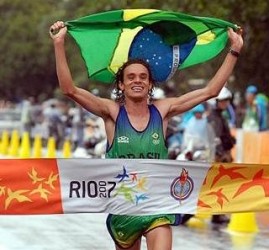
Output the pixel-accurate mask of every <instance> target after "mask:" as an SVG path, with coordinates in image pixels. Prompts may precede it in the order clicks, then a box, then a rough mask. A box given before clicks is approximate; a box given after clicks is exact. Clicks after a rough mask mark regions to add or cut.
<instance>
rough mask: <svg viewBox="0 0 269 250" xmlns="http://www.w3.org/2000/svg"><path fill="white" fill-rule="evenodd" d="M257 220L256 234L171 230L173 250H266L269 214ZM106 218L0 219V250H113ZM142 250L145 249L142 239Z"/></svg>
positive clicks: (205, 226)
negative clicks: (257, 230) (257, 228)
mask: <svg viewBox="0 0 269 250" xmlns="http://www.w3.org/2000/svg"><path fill="white" fill-rule="evenodd" d="M256 218H257V223H258V227H259V232H258V233H257V234H239V233H233V234H231V233H229V232H228V231H227V229H226V228H225V227H223V228H218V229H216V228H214V227H213V226H212V224H211V223H210V222H209V221H205V222H204V223H202V224H201V225H202V226H199V227H197V226H195V227H184V226H179V227H174V228H173V237H174V240H173V249H174V250H177V249H178V250H187V249H188V250H193V249H194V250H208V249H212V250H215V249H217V250H224V249H225V250H227V249H232V250H252V249H253V250H267V249H269V212H267V213H259V214H257V216H256ZM105 219H106V215H104V214H76V215H49V216H0V250H23V249H27V250H48V249H50V250H86V249H87V250H88V249H89V250H91V249H96V250H98V249H100V250H110V249H111V250H113V249H114V247H113V243H112V240H111V239H110V236H109V235H108V233H107V231H106V227H105ZM195 225H196V224H195ZM197 225H200V224H197ZM142 249H143V250H145V249H146V244H145V241H144V240H143V241H142Z"/></svg>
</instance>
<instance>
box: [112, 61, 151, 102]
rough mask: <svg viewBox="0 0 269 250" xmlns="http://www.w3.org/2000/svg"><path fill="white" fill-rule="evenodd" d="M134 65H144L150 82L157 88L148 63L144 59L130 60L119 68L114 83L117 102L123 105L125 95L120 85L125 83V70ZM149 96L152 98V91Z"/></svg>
mask: <svg viewBox="0 0 269 250" xmlns="http://www.w3.org/2000/svg"><path fill="white" fill-rule="evenodd" d="M132 64H141V65H143V66H144V67H145V68H146V69H147V70H148V74H149V81H150V82H152V85H153V87H154V86H155V81H154V79H153V75H152V72H151V69H150V66H149V64H148V63H147V62H146V61H144V60H143V59H139V58H132V59H129V60H128V61H127V62H125V63H124V64H123V65H122V66H121V67H120V68H119V70H118V71H117V73H116V76H115V81H114V85H115V89H114V93H115V95H116V101H118V102H121V103H123V102H124V93H123V92H122V91H121V89H120V87H119V83H120V82H123V77H124V70H125V69H126V68H127V67H128V66H130V65H132ZM149 96H150V97H152V90H151V91H150V93H149Z"/></svg>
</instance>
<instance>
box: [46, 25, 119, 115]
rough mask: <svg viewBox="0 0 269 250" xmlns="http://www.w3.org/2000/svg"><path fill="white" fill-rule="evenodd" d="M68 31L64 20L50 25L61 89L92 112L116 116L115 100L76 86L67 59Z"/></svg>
mask: <svg viewBox="0 0 269 250" xmlns="http://www.w3.org/2000/svg"><path fill="white" fill-rule="evenodd" d="M66 33H67V28H66V27H65V25H64V23H63V22H62V21H58V22H55V23H54V24H53V25H52V26H51V27H50V36H51V38H52V40H53V44H54V51H55V60H56V71H57V76H58V80H59V86H60V89H61V90H62V92H63V94H65V95H66V96H68V97H69V98H71V99H72V100H74V101H75V102H77V103H78V104H80V105H81V106H82V107H83V108H85V109H86V110H88V111H90V112H91V113H94V114H95V115H97V116H100V117H102V118H104V119H107V118H111V117H112V118H114V117H113V116H116V114H117V107H118V105H117V104H116V103H115V102H114V101H112V100H109V99H104V98H100V97H97V96H95V95H93V94H92V93H90V92H89V91H87V90H85V89H82V88H79V87H76V86H75V84H74V82H73V79H72V75H71V72H70V69H69V66H68V63H67V59H66V53H65V47H64V44H65V37H66ZM114 113H115V114H114Z"/></svg>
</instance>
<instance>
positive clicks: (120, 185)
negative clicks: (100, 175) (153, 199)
mask: <svg viewBox="0 0 269 250" xmlns="http://www.w3.org/2000/svg"><path fill="white" fill-rule="evenodd" d="M115 178H116V179H117V187H116V188H115V193H114V197H115V196H122V197H123V198H124V199H125V200H126V201H128V202H131V203H133V204H135V205H136V206H137V205H138V204H140V203H141V202H144V201H145V200H148V199H149V196H148V194H147V177H145V176H140V174H139V173H137V172H128V170H127V168H126V166H123V167H122V171H121V172H120V173H119V174H118V175H117V176H115Z"/></svg>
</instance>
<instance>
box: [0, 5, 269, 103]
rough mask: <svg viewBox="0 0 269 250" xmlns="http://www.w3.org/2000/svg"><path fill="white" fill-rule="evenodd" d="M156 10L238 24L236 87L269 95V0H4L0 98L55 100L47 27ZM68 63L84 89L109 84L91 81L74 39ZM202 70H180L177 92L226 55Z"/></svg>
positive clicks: (0, 8)
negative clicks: (129, 11) (102, 15)
mask: <svg viewBox="0 0 269 250" xmlns="http://www.w3.org/2000/svg"><path fill="white" fill-rule="evenodd" d="M124 8H154V9H165V10H173V11H181V12H185V13H188V14H192V15H199V16H214V17H217V18H221V19H225V20H228V21H231V22H234V23H236V24H238V25H240V26H242V27H243V29H244V33H245V34H244V36H245V46H244V49H243V51H242V54H241V56H240V60H239V62H238V64H237V66H236V69H235V72H234V74H235V81H234V82H233V83H232V84H233V88H234V89H237V90H241V91H244V89H245V87H246V85H247V84H248V83H249V82H252V83H255V84H257V86H258V87H259V89H260V90H261V91H265V92H267V93H268V92H269V85H268V82H269V75H268V74H266V73H267V72H268V71H269V64H268V63H267V58H268V56H269V50H268V42H269V32H268V28H267V27H268V26H269V15H268V13H269V3H268V1H267V0H258V1H256V2H253V1H250V0H237V1H235V0H223V1H221V2H216V1H206V0H192V1H190V0H181V1H175V0H166V1H161V0H155V1H151V0H125V1H124V0H123V1H118V0H110V1H107V0H99V1H89V0H76V1H74V0H58V1H54V0H35V1H32V0H24V1H21V0H12V1H10V0H0V14H1V18H2V23H1V28H0V34H1V39H0V60H1V67H0V98H9V99H12V98H13V99H14V98H17V99H18V98H23V97H24V96H29V95H32V96H38V95H40V94H43V95H47V96H52V95H53V94H54V91H55V89H57V88H58V83H57V77H56V72H55V60H54V54H53V46H52V43H51V39H50V38H49V34H48V29H49V26H50V25H51V24H52V23H53V22H54V21H56V20H64V21H66V20H71V19H76V18H78V17H81V16H85V15H89V14H92V13H96V12H101V11H107V10H112V9H124ZM67 46H68V48H67V52H68V59H69V63H70V68H71V71H72V74H73V77H74V80H75V82H76V84H78V85H80V86H83V87H85V88H93V87H96V86H97V87H98V88H100V89H101V90H102V91H104V93H105V91H106V90H107V86H106V87H105V86H104V85H101V84H98V83H96V82H91V80H89V79H88V77H87V73H86V69H85V66H84V63H83V60H82V59H81V56H80V53H79V50H78V48H77V46H76V45H75V44H74V43H73V41H72V39H69V41H68V42H67ZM225 53H226V52H224V53H223V54H222V55H220V56H219V57H218V58H216V59H214V60H212V61H211V62H207V63H206V64H204V65H201V66H195V67H194V68H191V69H187V70H184V71H182V72H179V74H177V75H176V76H175V79H176V80H179V81H180V82H182V83H181V84H180V85H178V86H177V87H178V90H179V91H180V92H182V89H183V90H186V91H187V87H186V85H185V84H184V83H186V82H187V80H188V79H190V78H205V79H207V78H210V77H211V76H212V74H213V73H214V72H215V71H216V69H217V67H218V66H219V64H220V62H221V60H222V58H223V56H224V55H225Z"/></svg>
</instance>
